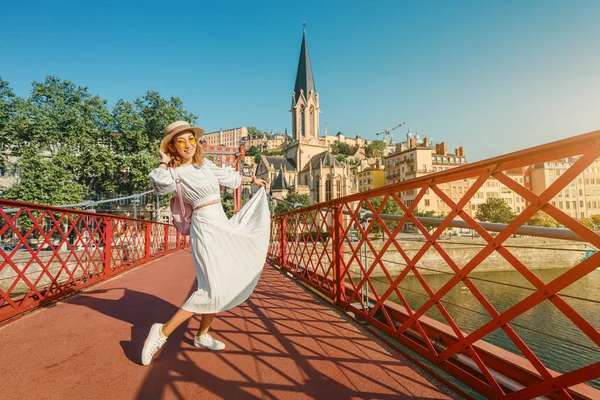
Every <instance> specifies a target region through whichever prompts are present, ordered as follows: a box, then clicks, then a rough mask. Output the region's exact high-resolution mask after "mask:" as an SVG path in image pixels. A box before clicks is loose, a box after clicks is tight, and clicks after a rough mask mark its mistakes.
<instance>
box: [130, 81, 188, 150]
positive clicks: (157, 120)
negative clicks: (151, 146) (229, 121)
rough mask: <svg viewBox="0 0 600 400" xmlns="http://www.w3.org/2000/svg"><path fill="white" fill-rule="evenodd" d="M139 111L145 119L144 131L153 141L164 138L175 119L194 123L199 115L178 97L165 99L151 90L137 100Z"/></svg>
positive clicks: (156, 141)
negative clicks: (187, 107)
mask: <svg viewBox="0 0 600 400" xmlns="http://www.w3.org/2000/svg"><path fill="white" fill-rule="evenodd" d="M134 104H135V106H136V107H137V110H138V112H139V113H140V114H141V116H142V119H143V121H144V132H145V134H146V135H147V136H148V139H149V140H150V142H151V143H158V142H160V140H161V139H162V138H163V135H164V129H165V127H166V126H167V125H169V124H170V123H172V122H175V121H179V120H182V121H187V122H188V123H190V124H194V123H195V122H196V120H197V119H198V117H197V116H196V115H194V114H192V113H190V112H188V111H187V110H185V108H184V107H183V101H181V99H179V98H178V97H171V98H170V99H168V100H167V99H164V98H162V97H161V95H160V93H158V92H156V91H154V90H149V91H147V92H146V93H144V95H143V96H141V97H138V98H137V99H136V100H135V102H134Z"/></svg>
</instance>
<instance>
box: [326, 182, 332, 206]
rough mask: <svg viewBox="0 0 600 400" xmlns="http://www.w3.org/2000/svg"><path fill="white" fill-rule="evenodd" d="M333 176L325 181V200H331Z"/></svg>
mask: <svg viewBox="0 0 600 400" xmlns="http://www.w3.org/2000/svg"><path fill="white" fill-rule="evenodd" d="M331 186H332V185H331V178H327V180H326V181H325V201H329V200H331V189H332V188H331Z"/></svg>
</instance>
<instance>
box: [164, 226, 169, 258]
mask: <svg viewBox="0 0 600 400" xmlns="http://www.w3.org/2000/svg"><path fill="white" fill-rule="evenodd" d="M168 252H169V225H165V249H164V253H168Z"/></svg>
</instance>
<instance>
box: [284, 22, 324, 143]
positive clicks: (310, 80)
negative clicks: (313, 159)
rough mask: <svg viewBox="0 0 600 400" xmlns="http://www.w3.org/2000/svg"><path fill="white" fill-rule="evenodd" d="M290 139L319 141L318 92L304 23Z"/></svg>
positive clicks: (293, 100)
mask: <svg viewBox="0 0 600 400" xmlns="http://www.w3.org/2000/svg"><path fill="white" fill-rule="evenodd" d="M291 111H292V140H298V141H302V142H314V143H318V141H319V94H318V93H317V92H316V90H315V79H314V77H313V72H312V66H311V65H310V56H309V55H308V46H307V44H306V25H305V26H304V29H303V31H302V45H301V46H300V59H299V60H298V71H297V72H296V84H295V85H294V92H293V93H292V109H291Z"/></svg>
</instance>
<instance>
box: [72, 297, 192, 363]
mask: <svg viewBox="0 0 600 400" xmlns="http://www.w3.org/2000/svg"><path fill="white" fill-rule="evenodd" d="M113 291H123V295H122V296H121V297H120V298H119V299H116V300H112V299H106V298H102V297H96V296H95V295H101V294H105V293H109V292H113ZM190 293H191V290H190ZM70 303H71V304H75V305H79V306H85V307H88V308H91V309H92V310H95V311H98V312H100V313H102V314H104V315H107V316H109V317H112V318H116V319H119V320H121V321H125V322H128V323H130V324H131V340H129V341H127V340H122V341H120V342H119V344H120V345H121V347H122V348H123V353H124V354H125V356H126V357H127V358H128V359H129V360H131V361H133V362H135V363H137V364H140V365H141V359H140V354H142V347H143V346H144V340H145V339H146V336H147V335H148V330H149V329H150V326H151V325H152V324H153V323H154V322H156V321H166V320H168V319H169V318H171V317H172V316H173V314H175V312H176V311H177V310H178V309H179V307H177V306H175V305H174V304H171V303H169V302H167V301H165V300H163V299H161V298H158V297H156V296H154V295H152V294H148V293H143V292H138V291H137V290H132V289H128V288H122V287H120V288H111V289H96V290H90V291H86V292H84V293H82V294H80V295H79V296H77V297H76V298H74V299H73V300H71V301H70Z"/></svg>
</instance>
